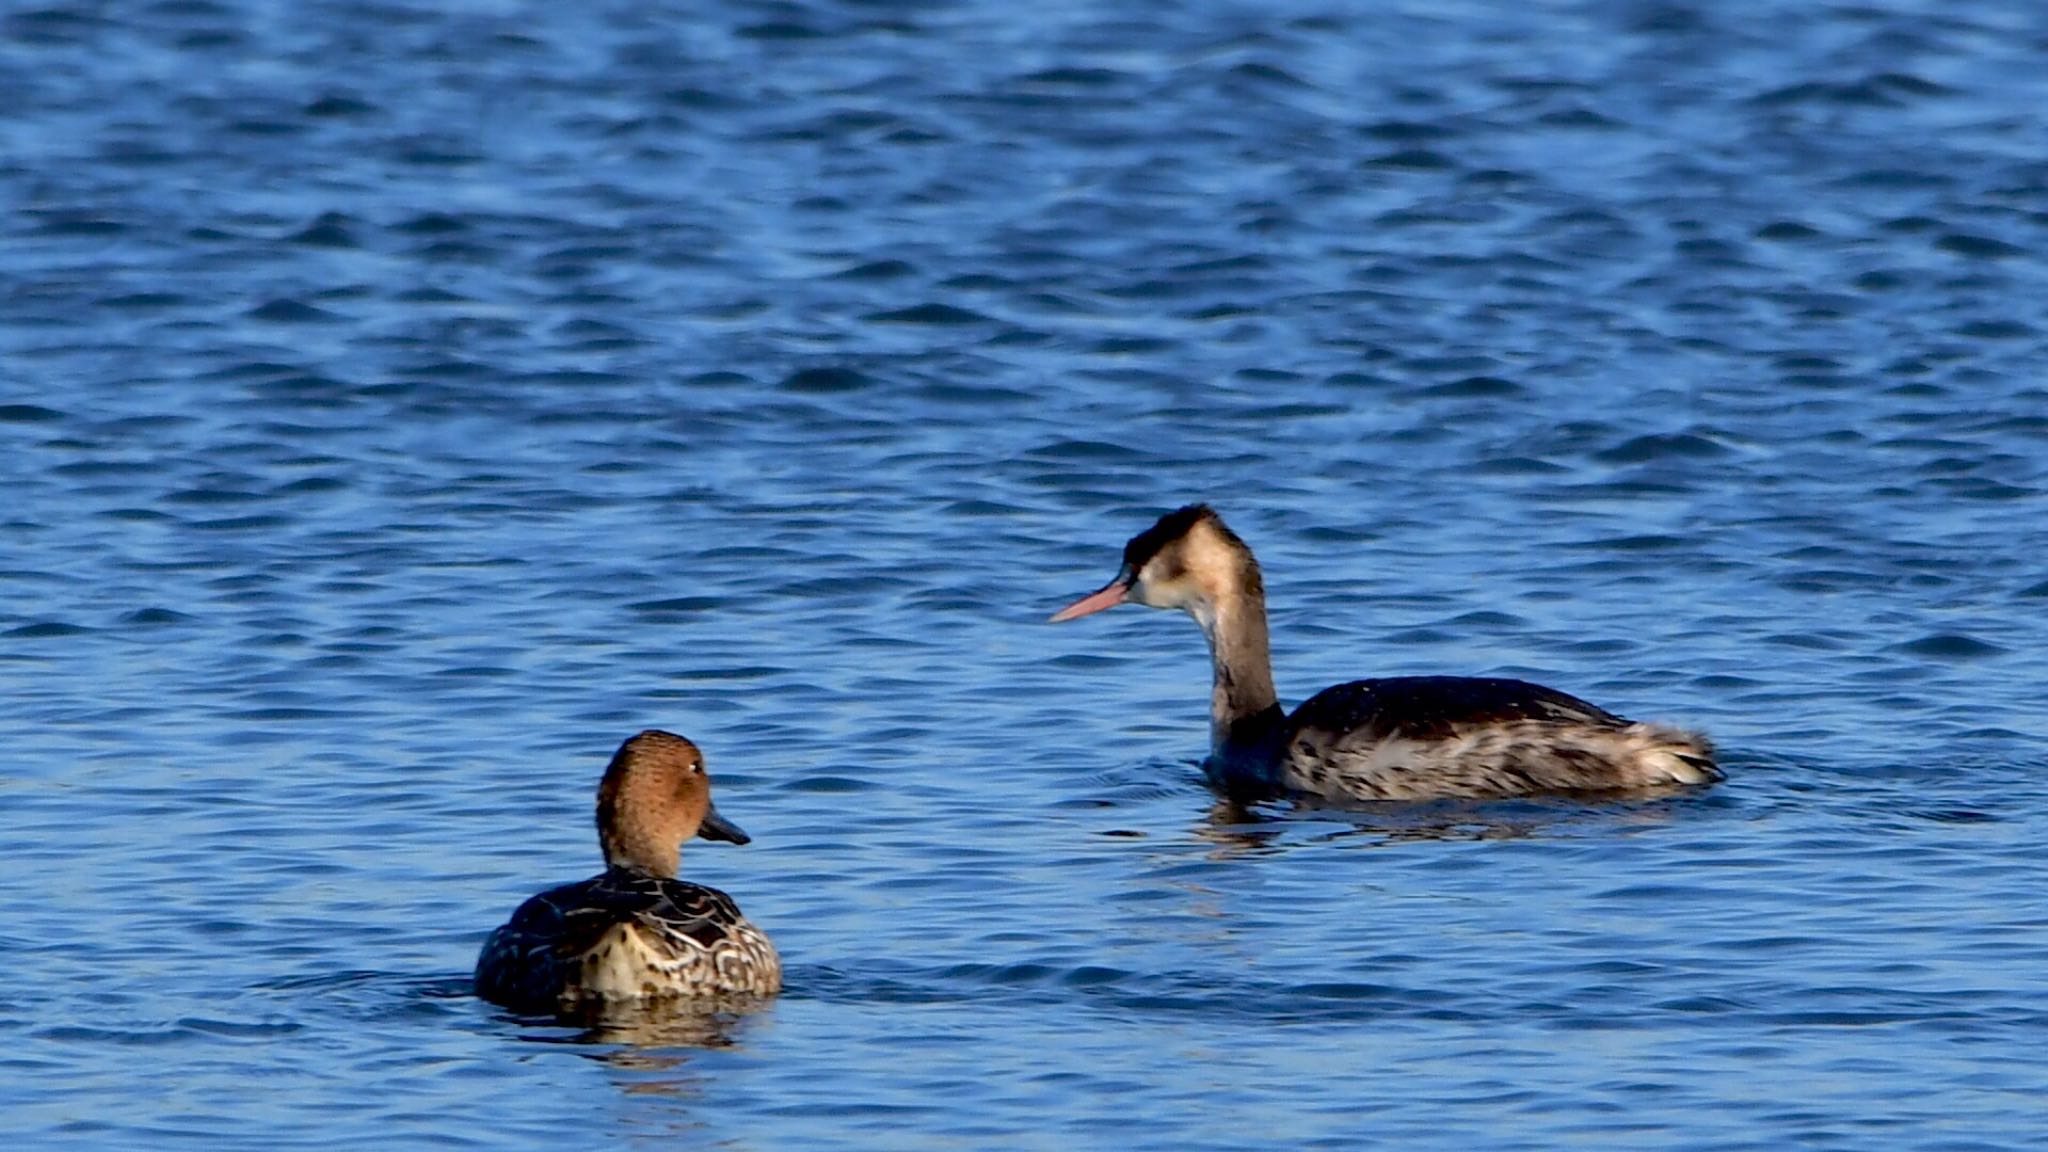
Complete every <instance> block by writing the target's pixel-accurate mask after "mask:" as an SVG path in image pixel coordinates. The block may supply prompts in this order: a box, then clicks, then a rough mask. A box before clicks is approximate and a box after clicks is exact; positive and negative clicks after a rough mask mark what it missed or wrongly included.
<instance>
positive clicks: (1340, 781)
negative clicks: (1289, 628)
mask: <svg viewBox="0 0 2048 1152" xmlns="http://www.w3.org/2000/svg"><path fill="white" fill-rule="evenodd" d="M1126 601H1128V602H1130V603H1133V604H1143V605H1146V606H1147V607H1151V608H1179V609H1181V610H1183V611H1185V612H1186V613H1187V614H1188V615H1190V616H1192V617H1194V618H1195V623H1197V624H1199V625H1201V628H1202V634H1203V635H1204V636H1206V637H1207V638H1208V640H1209V655H1210V659H1211V661H1212V662H1213V663H1214V665H1215V681H1214V686H1213V689H1212V691H1211V693H1210V699H1209V758H1208V760H1207V761H1205V762H1204V764H1203V769H1204V771H1205V772H1206V773H1207V775H1208V776H1209V779H1210V781H1211V783H1213V784H1214V785H1215V786H1216V787H1218V788H1219V789H1221V790H1222V791H1224V792H1225V793H1226V794H1228V795H1230V796H1232V797H1234V798H1240V799H1253V798H1261V797H1268V796H1273V795H1277V794H1280V793H1283V792H1288V791H1294V792H1306V793H1311V794H1314V795H1318V796H1324V797H1329V798H1331V799H1336V800H1420V799H1429V798H1433V797H1489V796H1495V797H1497V796H1520V795H1531V794H1537V793H1545V792H1578V791H1612V790H1620V789H1640V788H1650V787H1656V786H1663V785H1676V784H1708V783H1712V782H1713V781H1716V780H1719V779H1721V771H1720V769H1718V768H1716V767H1715V766H1714V752H1713V746H1712V745H1711V744H1709V743H1708V742H1707V740H1706V738H1705V737H1704V736H1701V735H1699V734H1697V733H1693V732H1687V731H1684V730H1682V729H1679V728H1674V727H1670V726H1668V725H1663V724H1638V723H1632V722H1630V721H1627V720H1624V719H1622V718H1621V717H1619V716H1616V715H1615V714H1613V713H1612V712H1609V711H1607V710H1605V709H1603V708H1598V707H1595V706H1594V705H1592V704H1588V703H1587V702H1585V701H1584V700H1581V699H1579V698H1577V697H1575V696H1568V695H1566V694H1565V693H1563V692H1559V691H1557V690H1555V689H1551V688H1545V687H1543V686H1542V685H1539V684H1531V683H1528V682H1526V681H1523V680H1509V679H1503V678H1496V677H1469V676H1391V677H1384V678H1381V679H1375V680H1354V681H1352V682H1351V683H1349V684H1339V685H1337V686H1336V687H1334V688H1326V689H1324V690H1323V691H1321V692H1319V693H1317V694H1316V695H1314V696H1312V697H1310V698H1309V700H1308V702H1307V703H1304V704H1303V705H1302V706H1301V707H1299V708H1296V709H1295V710H1294V712H1293V714H1292V715H1288V714H1286V713H1284V712H1282V711H1281V708H1280V702H1279V697H1278V696H1277V695H1276V694H1275V692H1274V690H1273V664H1272V658H1271V656H1270V655H1269V653H1268V649H1267V641H1266V593H1265V585H1264V582H1263V581H1262V580H1261V578H1260V576H1259V563H1258V561H1257V560H1256V559H1254V558H1253V557H1252V550H1251V549H1250V548H1249V547H1247V546H1246V545H1245V542H1244V541H1243V540H1241V539H1239V538H1238V536H1237V534H1236V533H1235V532H1232V531H1231V530H1230V529H1229V528H1228V527H1226V526H1225V525H1224V523H1223V518H1222V517H1220V516H1218V515H1217V514H1216V512H1215V510H1214V509H1212V508H1210V507H1209V506H1208V505H1206V504H1190V505H1188V506H1187V507H1185V508H1180V509H1177V510H1175V511H1172V512H1168V513H1167V514H1166V515H1164V516H1161V517H1160V518H1159V521H1158V523H1156V524H1154V525H1152V527H1150V528H1147V529H1146V530H1145V531H1143V532H1140V533H1139V534H1138V535H1136V536H1134V537H1132V538H1131V540H1130V543H1128V544H1126V545H1124V561H1123V567H1122V568H1120V569H1119V570H1118V571H1117V574H1116V578H1115V579H1114V580H1111V581H1110V582H1109V583H1108V584H1106V585H1104V586H1103V587H1102V588H1101V589H1099V590H1097V591H1095V592H1091V593H1089V594H1088V595H1086V596H1083V597H1081V598H1080V599H1079V600H1076V601H1074V602H1073V603H1072V604H1069V605H1067V606H1066V607H1065V608H1063V609H1061V610H1060V611H1059V612H1058V613H1056V614H1054V616H1053V617H1052V619H1053V622H1054V623H1058V622H1060V621H1062V620H1072V619H1074V618H1076V617H1079V616H1086V615H1088V614H1090V613H1092V612H1100V611H1102V610H1103V609H1105V608H1112V607H1115V606H1116V605H1118V604H1122V603H1125V602H1126Z"/></svg>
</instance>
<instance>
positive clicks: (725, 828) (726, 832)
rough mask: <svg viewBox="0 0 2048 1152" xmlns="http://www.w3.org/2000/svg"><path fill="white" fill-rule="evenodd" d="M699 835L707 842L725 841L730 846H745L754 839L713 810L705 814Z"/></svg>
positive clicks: (698, 831)
mask: <svg viewBox="0 0 2048 1152" xmlns="http://www.w3.org/2000/svg"><path fill="white" fill-rule="evenodd" d="M697 835H699V836H701V837H703V838H704V839H706V840H724V841H726V842H727V843H730V844H745V843H746V842H747V841H749V840H752V839H753V837H752V836H749V835H747V834H746V833H745V832H742V831H740V826H739V825H737V824H735V823H733V822H732V821H730V820H727V819H726V818H725V817H723V816H720V815H719V814H718V809H716V808H713V809H711V810H710V811H709V812H706V813H704V823H703V824H701V825H699V826H698V828H697Z"/></svg>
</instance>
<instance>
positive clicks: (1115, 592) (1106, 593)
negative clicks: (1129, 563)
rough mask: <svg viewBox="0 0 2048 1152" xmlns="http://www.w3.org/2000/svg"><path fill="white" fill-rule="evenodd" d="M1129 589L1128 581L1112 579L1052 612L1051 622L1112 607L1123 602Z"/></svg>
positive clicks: (1055, 622)
mask: <svg viewBox="0 0 2048 1152" xmlns="http://www.w3.org/2000/svg"><path fill="white" fill-rule="evenodd" d="M1130 591H1131V586H1130V584H1129V583H1128V582H1126V581H1124V580H1112V581H1110V582H1109V583H1108V584H1107V585H1105V586H1103V587H1102V588H1101V589H1100V590H1099V591H1095V592H1090V593H1089V594H1087V595H1086V596H1083V597H1081V598H1080V599H1079V600H1076V601H1074V602H1073V603H1072V604H1069V605H1067V606H1066V607H1065V608H1062V609H1060V610H1059V611H1057V612H1055V613H1053V614H1052V623H1054V624H1057V623H1059V622H1060V621H1062V620H1072V619H1074V618H1075V617H1077V616H1086V615H1088V614H1089V613H1091V612H1100V611H1102V610H1103V609H1104V608H1114V607H1116V606H1117V605H1119V604H1121V603H1123V602H1124V597H1125V596H1127V595H1129V594H1130Z"/></svg>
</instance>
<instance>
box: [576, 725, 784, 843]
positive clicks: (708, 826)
mask: <svg viewBox="0 0 2048 1152" xmlns="http://www.w3.org/2000/svg"><path fill="white" fill-rule="evenodd" d="M692 836H702V837H703V838H705V839H706V840H725V841H729V842H731V843H734V844H745V843H746V842H747V840H748V839H749V837H748V836H747V834H746V833H745V832H742V831H740V829H739V827H738V826H737V825H735V824H733V823H731V822H730V821H728V820H726V819H725V817H723V816H720V815H719V814H718V809H716V808H714V807H712V806H711V777H709V776H708V775H706V774H705V772H704V754H703V753H702V752H699V751H698V750H697V746H696V745H695V744H692V743H690V742H689V741H688V740H685V739H683V738H682V737H681V736H678V735H676V734H675V733H673V732H663V731H661V730H660V729H656V728H650V729H648V730H647V731H645V732H642V733H640V734H639V735H637V736H634V737H633V738H631V739H629V740H627V741H626V742H625V743H624V744H621V745H619V750H618V751H617V752H615V753H613V754H612V762H611V764H609V765H608V766H606V768H605V770H604V783H602V784H600V785H598V788H597V838H598V842H599V843H600V844H602V845H603V846H604V861H605V863H606V864H608V865H610V866H611V867H614V868H633V869H637V870H639V871H642V872H647V873H650V874H652V875H655V876H674V875H675V874H676V865H677V862H678V858H679V857H680V856H681V854H682V845H683V841H685V840H688V839H689V838H690V837H692Z"/></svg>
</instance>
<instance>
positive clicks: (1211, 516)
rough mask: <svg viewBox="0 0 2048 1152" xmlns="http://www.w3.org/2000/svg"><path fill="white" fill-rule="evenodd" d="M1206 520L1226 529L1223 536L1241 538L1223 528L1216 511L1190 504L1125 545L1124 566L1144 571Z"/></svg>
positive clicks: (1165, 516) (1160, 520)
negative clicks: (1173, 544) (1164, 550)
mask: <svg viewBox="0 0 2048 1152" xmlns="http://www.w3.org/2000/svg"><path fill="white" fill-rule="evenodd" d="M1204 520H1208V521H1212V522H1213V523H1214V524H1215V525H1216V527H1218V528H1222V529H1223V533H1224V534H1225V535H1227V536H1229V537H1230V538H1231V539H1232V540H1236V539H1237V536H1236V535H1235V534H1234V533H1232V532H1231V531H1230V529H1228V528H1224V527H1223V518H1222V517H1220V516H1218V515H1216V510H1215V509H1214V508H1211V507H1209V506H1208V505H1207V504H1189V505H1187V506H1185V507H1182V508H1175V509H1174V510H1173V511H1171V512H1168V513H1167V514H1166V515H1164V516H1161V517H1160V518H1159V519H1158V521H1157V522H1156V523H1154V524H1153V525H1152V526H1151V527H1150V528H1147V529H1145V530H1144V531H1143V532H1140V533H1138V534H1137V535H1136V536H1133V537H1131V542H1130V543H1128V544H1126V545H1124V563H1125V564H1128V565H1130V567H1131V571H1133V572H1135V571H1137V570H1138V569H1140V568H1143V567H1144V566H1145V564H1146V562H1147V561H1149V560H1151V559H1152V558H1153V557H1154V556H1157V555H1159V550H1160V549H1162V548H1164V547H1166V546H1167V545H1168V544H1171V543H1173V542H1174V541H1175V540H1178V539H1180V538H1181V537H1183V536H1185V535H1187V534H1188V533H1189V532H1191V531H1193V530H1194V527H1195V525H1197V524H1199V523H1201V522H1202V521H1204ZM1238 542H1239V543H1240V544H1241V543H1243V541H1238Z"/></svg>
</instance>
